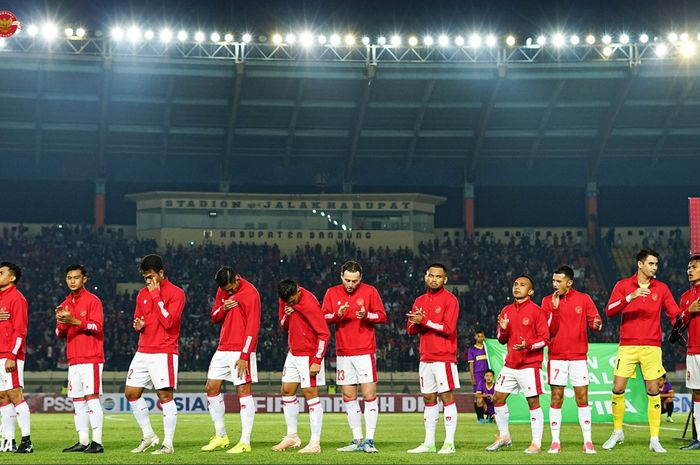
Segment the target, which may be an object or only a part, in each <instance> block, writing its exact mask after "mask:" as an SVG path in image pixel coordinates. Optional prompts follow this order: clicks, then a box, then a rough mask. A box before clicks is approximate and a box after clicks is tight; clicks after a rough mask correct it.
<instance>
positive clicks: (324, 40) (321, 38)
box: [316, 34, 333, 45]
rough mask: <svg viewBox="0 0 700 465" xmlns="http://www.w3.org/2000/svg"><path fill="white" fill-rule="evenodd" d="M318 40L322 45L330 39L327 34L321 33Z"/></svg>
mask: <svg viewBox="0 0 700 465" xmlns="http://www.w3.org/2000/svg"><path fill="white" fill-rule="evenodd" d="M316 40H318V43H319V44H321V45H326V42H328V39H327V38H326V36H324V35H323V34H320V35H319V36H318V37H317V38H316ZM332 43H333V42H332V41H331V44H332Z"/></svg>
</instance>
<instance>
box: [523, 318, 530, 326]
mask: <svg viewBox="0 0 700 465" xmlns="http://www.w3.org/2000/svg"><path fill="white" fill-rule="evenodd" d="M529 324H530V319H529V318H523V325H524V326H527V325H529Z"/></svg>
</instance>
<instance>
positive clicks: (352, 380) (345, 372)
mask: <svg viewBox="0 0 700 465" xmlns="http://www.w3.org/2000/svg"><path fill="white" fill-rule="evenodd" d="M335 379H336V384H337V385H338V386H346V385H353V386H354V385H356V384H366V383H376V382H377V362H376V360H375V356H374V354H364V355H338V357H337V359H336V377H335Z"/></svg>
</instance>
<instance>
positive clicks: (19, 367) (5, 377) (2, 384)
mask: <svg viewBox="0 0 700 465" xmlns="http://www.w3.org/2000/svg"><path fill="white" fill-rule="evenodd" d="M5 362H7V359H6V358H0V391H9V390H10V389H17V388H24V360H19V359H18V360H15V363H16V368H15V370H14V371H13V372H12V373H8V372H6V371H5Z"/></svg>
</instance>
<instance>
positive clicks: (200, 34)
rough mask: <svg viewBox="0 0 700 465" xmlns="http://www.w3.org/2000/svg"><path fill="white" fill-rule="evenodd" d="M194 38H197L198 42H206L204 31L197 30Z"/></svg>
mask: <svg viewBox="0 0 700 465" xmlns="http://www.w3.org/2000/svg"><path fill="white" fill-rule="evenodd" d="M194 40H196V41H197V42H204V33H203V32H202V31H197V32H195V33H194Z"/></svg>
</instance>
